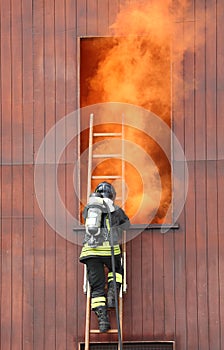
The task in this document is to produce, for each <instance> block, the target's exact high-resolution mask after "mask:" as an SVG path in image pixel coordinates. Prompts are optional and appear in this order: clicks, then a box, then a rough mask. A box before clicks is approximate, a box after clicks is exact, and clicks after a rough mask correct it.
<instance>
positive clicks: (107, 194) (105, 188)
mask: <svg viewBox="0 0 224 350" xmlns="http://www.w3.org/2000/svg"><path fill="white" fill-rule="evenodd" d="M95 192H96V193H100V194H101V195H102V197H104V198H110V199H112V200H115V197H116V191H115V189H114V187H113V186H112V185H111V184H110V183H108V182H106V181H104V182H101V183H100V184H99V185H98V186H97V187H96V189H95Z"/></svg>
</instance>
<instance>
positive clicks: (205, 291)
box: [0, 0, 224, 350]
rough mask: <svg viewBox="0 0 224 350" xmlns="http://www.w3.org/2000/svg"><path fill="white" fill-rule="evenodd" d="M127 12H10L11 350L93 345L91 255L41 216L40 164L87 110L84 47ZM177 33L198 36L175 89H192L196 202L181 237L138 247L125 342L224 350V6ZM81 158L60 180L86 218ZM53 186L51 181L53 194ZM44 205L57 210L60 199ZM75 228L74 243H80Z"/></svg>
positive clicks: (154, 236) (5, 98)
mask: <svg viewBox="0 0 224 350" xmlns="http://www.w3.org/2000/svg"><path fill="white" fill-rule="evenodd" d="M129 2H131V1H129ZM122 3H124V1H121V0H120V1H119V0H98V1H97V0H64V1H63V0H45V1H43V0H34V1H31V0H11V1H8V0H1V4H0V6H1V7H0V11H1V124H0V125H1V143H0V147H1V168H0V169H1V170H0V178H1V260H0V272H1V276H0V278H1V281H0V282H1V304H0V315H1V319H0V321H1V328H0V334H1V336H0V339H1V340H0V342H1V343H0V344H1V349H2V350H7V349H13V350H14V349H36V350H37V349H38V350H40V349H62V350H70V349H77V347H78V341H83V338H84V316H85V315H84V314H85V296H84V295H83V292H82V273H83V270H82V266H80V264H79V263H78V255H79V251H80V247H79V245H77V244H74V243H72V242H70V241H69V240H66V239H64V238H63V237H61V236H60V235H58V234H57V233H55V231H54V230H52V229H51V228H50V227H49V225H48V224H47V222H46V221H45V219H44V215H42V214H41V212H40V209H39V206H38V203H37V200H36V196H35V188H34V164H35V159H36V155H37V152H38V149H39V147H40V144H41V142H42V140H43V138H44V136H45V135H46V133H47V132H48V131H49V129H50V128H51V127H52V126H53V125H55V123H56V122H57V121H58V120H60V119H61V118H62V117H63V116H65V115H67V114H68V113H70V112H72V111H74V110H75V109H76V108H77V97H78V86H77V69H76V67H77V62H76V60H77V40H76V38H77V37H78V36H85V35H107V34H109V25H110V24H112V23H113V21H114V19H115V17H116V14H117V12H118V10H119V6H120V5H121V4H122ZM211 19H212V20H211ZM176 27H177V35H176V37H175V40H178V41H183V43H184V41H185V40H188V34H189V33H190V34H191V36H190V37H191V41H190V47H191V49H192V50H187V52H185V53H184V55H183V66H179V65H178V64H176V63H175V62H174V64H173V72H174V83H173V88H174V89H175V87H176V86H177V85H176V82H175V71H179V70H180V71H181V74H182V77H183V78H184V79H183V83H182V84H181V86H180V85H178V89H179V91H180V92H182V94H183V98H182V99H179V100H178V102H177V101H174V102H173V130H174V132H175V134H176V136H177V137H178V139H179V141H180V143H181V145H182V147H183V149H184V152H185V155H186V157H187V160H188V170H189V190H188V195H187V201H186V205H185V207H184V209H183V211H182V214H181V216H180V217H179V219H178V223H179V225H180V229H179V230H174V231H172V230H171V231H169V232H168V233H166V234H165V235H162V234H161V233H160V232H159V231H158V230H154V231H153V230H152V231H146V232H144V233H142V235H139V236H138V237H137V238H135V239H134V240H132V241H131V242H130V243H129V244H128V293H127V295H125V299H124V338H125V340H153V339H159V340H163V339H166V340H169V339H171V340H172V339H175V340H176V343H177V349H178V350H196V349H200V350H208V349H214V350H221V349H223V346H224V333H223V329H224V324H223V323H224V303H223V293H224V267H223V266H224V261H223V259H224V240H223V235H222V227H223V224H224V219H223V206H224V190H223V189H224V186H223V185H224V181H223V175H224V143H223V136H224V118H223V112H224V105H223V88H224V68H223V57H224V42H223V30H224V4H223V1H222V0H218V1H211V0H210V1H209V0H207V1H205V0H195V1H192V2H191V6H190V9H189V10H188V12H187V13H185V14H184V17H182V18H178V19H177V21H176ZM199 34H200V35H199ZM201 35H202V38H203V39H204V40H202V42H201V43H200V46H199V47H198V46H197V41H198V40H199V37H200V38H201ZM194 47H196V48H197V49H196V51H194V50H193V49H194ZM194 88H196V89H194ZM74 147H75V146H74ZM74 147H71V148H69V149H68V151H67V153H66V155H65V159H64V162H62V163H61V164H60V167H59V169H58V171H59V172H60V176H59V188H60V190H61V193H62V199H63V201H64V203H65V206H66V207H67V208H69V210H70V211H71V213H72V214H75V213H76V211H77V204H76V202H75V200H74V195H73V190H72V189H71V185H72V176H73V163H74V161H75V159H74V154H76V152H74ZM50 182H51V178H50V176H49V174H48V173H47V172H46V173H45V177H44V184H43V189H47V188H48V186H49V184H50ZM45 201H46V208H45V210H47V208H48V207H49V206H48V205H47V203H48V201H49V203H54V198H48V197H46V198H45ZM45 214H46V213H45ZM64 215H65V219H66V218H67V216H66V215H67V212H65V213H64ZM68 222H69V224H68V226H67V232H66V233H65V235H69V234H70V233H71V231H72V225H70V221H68ZM56 226H57V223H56ZM94 339H97V340H100V339H103V340H104V341H107V340H108V338H107V336H103V338H100V337H96V338H94Z"/></svg>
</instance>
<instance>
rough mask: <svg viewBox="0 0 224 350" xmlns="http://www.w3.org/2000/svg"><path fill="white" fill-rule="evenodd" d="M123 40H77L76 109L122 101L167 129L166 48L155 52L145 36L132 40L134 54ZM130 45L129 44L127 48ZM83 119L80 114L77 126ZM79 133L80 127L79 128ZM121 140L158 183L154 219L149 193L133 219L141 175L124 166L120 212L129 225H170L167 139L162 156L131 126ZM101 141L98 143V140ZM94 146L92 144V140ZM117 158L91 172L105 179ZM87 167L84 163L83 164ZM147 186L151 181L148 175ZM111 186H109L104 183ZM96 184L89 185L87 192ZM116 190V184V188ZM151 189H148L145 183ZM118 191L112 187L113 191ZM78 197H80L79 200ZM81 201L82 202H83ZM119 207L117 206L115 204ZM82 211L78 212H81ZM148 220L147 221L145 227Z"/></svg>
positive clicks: (116, 127)
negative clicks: (145, 159)
mask: <svg viewBox="0 0 224 350" xmlns="http://www.w3.org/2000/svg"><path fill="white" fill-rule="evenodd" d="M128 40H130V39H127V38H125V37H122V38H119V37H81V38H79V47H80V62H79V66H80V67H79V68H80V71H79V83H80V96H79V98H80V107H81V108H82V107H86V106H90V105H94V104H98V103H105V102H122V103H128V104H133V105H136V106H140V107H143V108H145V109H146V110H149V111H151V112H153V113H154V114H155V115H157V116H158V117H159V118H161V119H162V120H163V121H165V123H167V125H168V126H170V125H171V59H170V46H169V43H166V45H163V47H160V46H159V44H156V43H152V41H151V40H150V38H149V37H147V36H146V37H144V36H143V37H135V38H132V40H134V42H135V48H136V50H134V51H131V52H130V51H128V43H127V41H128ZM132 45H133V43H132ZM81 124H82V115H80V125H81ZM120 127H121V125H120V124H116V123H115V124H103V125H100V126H98V127H97V128H96V127H95V128H94V131H96V132H103V131H105V130H106V131H107V132H110V131H113V132H114V131H118V132H119V131H120ZM81 130H82V127H81ZM124 134H125V140H127V141H130V142H134V143H137V144H138V146H139V147H141V148H143V149H144V151H145V152H146V153H147V154H149V156H150V157H151V159H152V160H153V162H154V163H155V164H156V166H157V169H158V174H159V176H160V181H161V194H160V195H161V197H160V203H159V206H158V208H156V211H155V212H154V213H153V217H152V216H151V217H150V211H151V212H152V211H153V194H152V193H151V202H152V203H151V202H150V198H149V205H148V206H146V208H145V211H144V213H142V212H141V216H138V215H135V213H136V212H137V211H138V206H139V202H141V199H142V196H141V194H142V190H143V189H142V181H141V174H139V173H138V169H136V168H135V167H134V166H133V164H130V163H128V162H125V179H124V181H125V182H126V184H127V186H126V187H127V188H128V193H127V199H126V202H125V211H126V212H127V214H128V215H129V217H130V218H132V217H135V218H134V222H133V221H132V223H133V224H135V223H137V224H142V223H144V224H145V223H147V222H148V223H155V224H163V223H167V224H171V223H172V206H171V201H172V195H171V193H172V179H171V166H170V162H169V159H170V157H168V158H169V159H168V158H167V154H168V155H170V153H171V135H169V136H168V137H167V140H165V143H166V147H167V149H166V154H164V152H163V151H162V149H161V148H160V146H159V145H158V144H157V143H156V142H155V141H154V140H153V139H152V138H151V137H150V136H148V135H147V134H146V133H144V132H143V131H140V130H138V128H134V127H131V126H127V125H125V126H124ZM88 140H89V130H88V128H87V129H85V130H83V131H82V132H81V134H80V154H82V153H83V152H85V151H86V150H87V149H88ZM101 140H102V139H101ZM96 142H97V140H96ZM120 163H121V160H120V159H105V160H104V161H102V162H101V163H100V165H99V166H97V167H96V168H95V169H94V174H95V175H97V174H98V173H102V169H103V170H104V172H105V175H107V172H108V171H109V170H108V169H111V168H113V169H118V168H119V167H120V166H121V164H120ZM86 165H87V164H86ZM86 171H87V170H86V169H85V165H84V164H83V165H82V167H81V169H80V173H81V174H80V175H81V176H80V178H81V179H86V174H87V173H86ZM149 181H150V176H149ZM109 182H111V181H109ZM96 183H97V180H96V181H92V189H94V187H95V186H96ZM85 186H86V181H81V183H80V192H81V193H85V189H84V187H85ZM115 186H117V187H119V183H117V184H115ZM149 187H150V184H149ZM116 189H117V188H116ZM81 197H82V195H81ZM83 200H84V202H85V198H83ZM118 204H119V203H118ZM82 208H83V207H82V206H81V209H80V210H81V211H82ZM149 218H150V222H149Z"/></svg>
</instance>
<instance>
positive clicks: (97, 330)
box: [89, 329, 118, 334]
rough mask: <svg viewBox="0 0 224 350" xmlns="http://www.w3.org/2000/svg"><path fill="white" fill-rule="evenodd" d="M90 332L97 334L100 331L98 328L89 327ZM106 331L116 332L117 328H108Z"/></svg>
mask: <svg viewBox="0 0 224 350" xmlns="http://www.w3.org/2000/svg"><path fill="white" fill-rule="evenodd" d="M89 332H90V333H91V334H97V333H100V331H99V329H90V331H89ZM107 333H118V331H117V329H109V330H108V331H107Z"/></svg>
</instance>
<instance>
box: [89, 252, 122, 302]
mask: <svg viewBox="0 0 224 350" xmlns="http://www.w3.org/2000/svg"><path fill="white" fill-rule="evenodd" d="M85 264H86V266H87V275H88V280H89V284H90V287H91V308H92V309H95V308H97V307H99V306H105V305H106V297H105V284H106V275H105V266H106V267H107V268H108V284H109V283H111V282H112V281H113V271H112V261H111V256H105V257H103V256H100V257H99V256H98V257H94V258H89V259H86V261H85ZM115 273H116V282H117V284H121V283H122V274H123V270H122V265H121V255H120V254H119V255H115ZM112 283H113V282H112Z"/></svg>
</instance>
